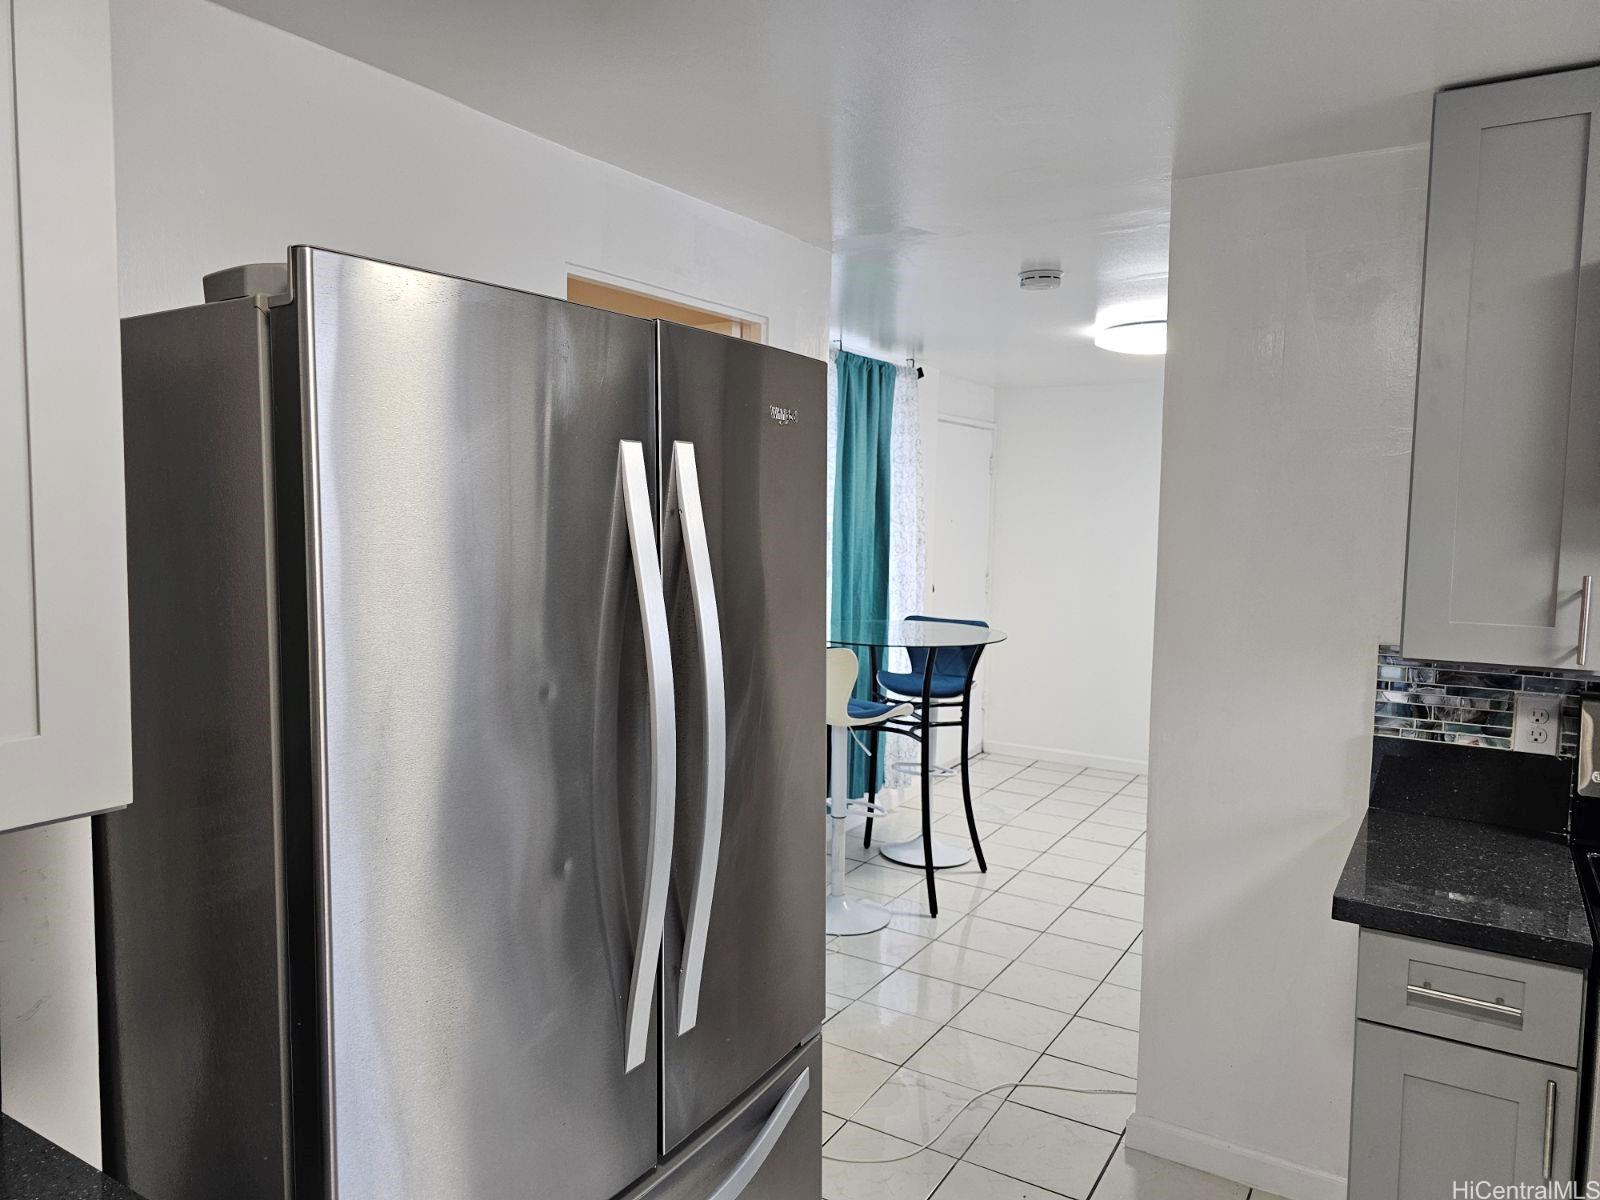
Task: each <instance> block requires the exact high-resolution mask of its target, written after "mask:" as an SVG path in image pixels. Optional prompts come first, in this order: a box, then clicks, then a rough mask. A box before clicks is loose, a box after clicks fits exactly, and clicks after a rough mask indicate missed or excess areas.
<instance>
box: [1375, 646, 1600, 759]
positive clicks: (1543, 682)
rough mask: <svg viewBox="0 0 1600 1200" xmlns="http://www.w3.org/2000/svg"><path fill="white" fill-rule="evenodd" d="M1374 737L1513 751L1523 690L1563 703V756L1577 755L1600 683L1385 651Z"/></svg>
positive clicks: (1566, 675)
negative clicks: (1581, 712) (1588, 704)
mask: <svg viewBox="0 0 1600 1200" xmlns="http://www.w3.org/2000/svg"><path fill="white" fill-rule="evenodd" d="M1377 692H1378V694H1377V702H1376V706H1375V708H1374V710H1373V732H1374V733H1375V734H1377V735H1378V736H1379V737H1397V738H1415V739H1418V740H1420V741H1428V742H1454V743H1457V744H1458V745H1463V746H1487V747H1489V748H1491V749H1495V750H1509V749H1511V717H1512V712H1513V709H1514V707H1515V704H1516V694H1517V693H1518V692H1538V693H1541V694H1543V695H1547V696H1548V695H1558V696H1561V697H1563V699H1562V703H1561V737H1560V742H1559V745H1560V754H1561V756H1562V757H1563V758H1575V757H1577V753H1578V705H1579V703H1580V702H1581V701H1582V700H1584V699H1597V698H1600V680H1597V679H1595V677H1594V676H1593V675H1589V674H1587V673H1579V672H1571V673H1569V672H1564V671H1541V670H1533V669H1531V668H1527V667H1486V666H1482V665H1469V664H1464V663H1441V662H1422V661H1419V660H1417V659H1413V658H1401V657H1400V648H1399V647H1398V646H1379V647H1378V689H1377Z"/></svg>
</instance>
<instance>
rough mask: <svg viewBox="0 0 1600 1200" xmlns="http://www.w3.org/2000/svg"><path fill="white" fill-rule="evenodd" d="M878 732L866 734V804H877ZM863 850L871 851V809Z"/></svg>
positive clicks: (868, 812)
mask: <svg viewBox="0 0 1600 1200" xmlns="http://www.w3.org/2000/svg"><path fill="white" fill-rule="evenodd" d="M878 744H879V743H878V730H877V727H876V726H874V727H873V728H872V730H871V731H870V732H869V733H868V734H867V804H868V805H869V806H870V805H874V804H876V803H877V802H878ZM861 848H862V849H863V850H870V849H872V809H871V808H870V807H869V808H868V809H867V831H866V834H865V835H864V836H863V837H862V839H861Z"/></svg>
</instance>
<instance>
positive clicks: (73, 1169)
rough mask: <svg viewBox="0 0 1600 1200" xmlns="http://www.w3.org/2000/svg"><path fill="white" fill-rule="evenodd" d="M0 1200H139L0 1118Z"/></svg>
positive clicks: (74, 1158)
mask: <svg viewBox="0 0 1600 1200" xmlns="http://www.w3.org/2000/svg"><path fill="white" fill-rule="evenodd" d="M0 1200H139V1196H138V1194H137V1193H135V1192H131V1191H129V1190H128V1189H127V1188H125V1187H123V1186H122V1184H120V1183H118V1182H117V1181H116V1180H115V1179H112V1178H111V1176H109V1175H105V1174H102V1173H101V1172H99V1171H97V1170H95V1169H94V1168H93V1167H91V1166H90V1165H89V1164H88V1163H86V1162H84V1161H83V1159H81V1158H79V1157H78V1156H77V1155H75V1154H69V1153H68V1152H67V1151H65V1150H63V1149H62V1148H61V1147H60V1146H58V1145H56V1144H55V1143H54V1142H52V1141H50V1140H49V1139H48V1138H43V1137H40V1136H39V1135H38V1134H37V1133H35V1132H34V1131H33V1130H31V1129H29V1128H28V1127H27V1126H26V1125H24V1124H22V1123H21V1122H20V1121H16V1120H14V1119H12V1118H11V1117H8V1116H4V1115H0Z"/></svg>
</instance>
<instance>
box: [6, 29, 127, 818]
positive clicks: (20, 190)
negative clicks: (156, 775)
mask: <svg viewBox="0 0 1600 1200" xmlns="http://www.w3.org/2000/svg"><path fill="white" fill-rule="evenodd" d="M115 222H116V207H115V200H114V196H113V186H112V142H111V35H110V14H109V10H108V8H107V0H0V831H4V830H7V829H16V828H21V827H24V826H29V825H39V824H43V823H45V822H47V821H58V820H61V819H63V818H66V817H72V816H78V815H80V814H83V813H90V812H100V811H104V810H106V809H110V808H118V807H120V806H122V805H124V804H127V803H128V799H129V796H130V794H131V791H132V767H131V765H130V759H131V750H130V733H129V724H128V715H129V709H128V612H127V595H128V578H127V571H126V567H125V563H126V548H125V537H126V534H125V531H124V522H123V490H122V477H123V472H122V386H121V367H120V357H119V351H118V328H117V254H116V239H115Z"/></svg>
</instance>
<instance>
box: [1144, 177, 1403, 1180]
mask: <svg viewBox="0 0 1600 1200" xmlns="http://www.w3.org/2000/svg"><path fill="white" fill-rule="evenodd" d="M1426 185H1427V158H1426V151H1425V148H1423V147H1412V148H1408V149H1401V150H1393V151H1386V152H1381V153H1374V154H1363V155H1353V156H1348V157H1341V158H1330V159H1321V160H1317V161H1312V162H1303V163H1293V164H1289V165H1285V166H1276V167H1268V168H1264V169H1261V170H1254V171H1242V172H1234V173H1230V174H1223V175H1214V176H1208V177H1204V178H1198V179H1187V180H1180V181H1178V182H1176V183H1175V184H1174V187H1173V204H1172V260H1171V293H1170V305H1171V320H1172V339H1171V349H1170V352H1169V354H1168V357H1167V380H1166V401H1165V413H1164V426H1165V428H1164V433H1163V443H1164V445H1163V454H1162V469H1161V532H1160V567H1159V572H1158V580H1157V594H1156V638H1155V673H1154V695H1153V703H1152V712H1151V776H1150V783H1151V794H1150V817H1149V856H1150V859H1149V871H1148V876H1147V878H1148V893H1147V897H1146V902H1145V943H1146V946H1145V976H1144V989H1143V1009H1142V1013H1141V1024H1142V1030H1143V1032H1142V1036H1141V1045H1140V1053H1139V1098H1138V1108H1137V1113H1136V1115H1135V1117H1134V1120H1133V1122H1132V1123H1131V1124H1130V1126H1129V1129H1128V1143H1129V1144H1130V1145H1132V1146H1136V1147H1139V1148H1142V1149H1147V1150H1151V1151H1154V1152H1155V1153H1158V1154H1163V1155H1166V1156H1168V1157H1171V1158H1177V1159H1180V1160H1182V1161H1185V1162H1188V1163H1190V1164H1192V1165H1195V1166H1199V1167H1202V1168H1205V1169H1208V1170H1211V1171H1215V1172H1217V1173H1218V1174H1221V1175H1225V1176H1228V1177H1231V1178H1234V1179H1239V1180H1242V1181H1245V1182H1248V1183H1251V1184H1253V1185H1255V1186H1257V1187H1262V1188H1265V1189H1267V1190H1269V1191H1272V1192H1277V1193H1281V1194H1283V1195H1285V1196H1288V1197H1291V1198H1295V1200H1335V1198H1337V1197H1343V1196H1344V1174H1345V1156H1346V1138H1347V1136H1348V1119H1349V1102H1350V1069H1351V1062H1350V1056H1351V1050H1352V1038H1353V1013H1354V1003H1355V1000H1354V995H1355V966H1356V963H1355V950H1356V931H1355V929H1354V928H1353V927H1351V926H1349V925H1343V924H1338V923H1335V922H1334V921H1332V920H1331V919H1330V918H1329V915H1328V912H1329V907H1330V903H1331V896H1332V892H1333V887H1334V883H1335V881H1336V880H1337V877H1338V874H1339V870H1340V867H1341V866H1342V864H1343V861H1344V858H1345V854H1346V852H1347V851H1348V849H1349V846H1350V842H1351V839H1352V837H1353V836H1354V834H1355V830H1356V827H1357V825H1358V823H1359V821H1360V818H1361V815H1362V812H1363V810H1364V809H1365V807H1366V795H1367V770H1368V766H1369V760H1370V754H1371V737H1372V679H1373V664H1374V658H1375V654H1376V648H1377V646H1378V644H1379V643H1380V642H1383V641H1391V640H1395V639H1396V638H1397V636H1398V634H1399V631H1400V598H1401V586H1402V571H1403V559H1404V538H1405V517H1406V494H1407V472H1408V468H1409V454H1410V445H1411V438H1410V431H1411V414H1412V402H1413V392H1414V387H1415V372H1416V352H1417V342H1416V339H1417V322H1418V313H1419V304H1420V288H1421V265H1422V234H1423V223H1424V205H1425V189H1426Z"/></svg>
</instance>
